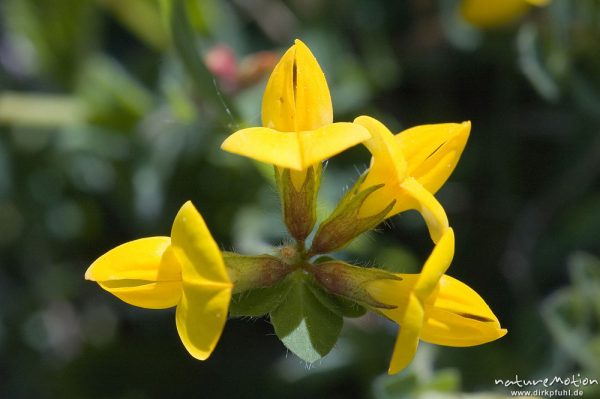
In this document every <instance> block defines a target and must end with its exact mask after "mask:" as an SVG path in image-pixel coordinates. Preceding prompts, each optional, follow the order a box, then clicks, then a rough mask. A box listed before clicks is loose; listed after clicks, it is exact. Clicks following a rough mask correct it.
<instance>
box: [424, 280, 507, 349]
mask: <svg viewBox="0 0 600 399" xmlns="http://www.w3.org/2000/svg"><path fill="white" fill-rule="evenodd" d="M425 314H426V316H425V317H426V322H425V325H424V326H423V331H422V333H421V338H422V339H423V340H425V341H427V342H431V343H434V344H438V345H447V346H472V345H479V344H483V343H486V342H490V341H493V340H496V339H498V338H500V337H502V336H504V335H505V334H506V330H504V329H501V328H500V322H499V321H498V318H497V317H496V315H495V314H494V313H493V312H492V310H491V309H490V307H489V306H488V305H487V303H485V301H484V300H483V298H481V296H480V295H479V294H478V293H477V292H475V291H474V290H473V289H472V288H471V287H469V286H468V285H466V284H464V283H462V282H461V281H459V280H457V279H455V278H453V277H450V276H448V275H444V276H442V278H441V279H440V281H439V284H438V286H437V290H436V292H435V294H434V295H433V296H432V298H430V299H429V300H428V301H427V303H426V305H425Z"/></svg>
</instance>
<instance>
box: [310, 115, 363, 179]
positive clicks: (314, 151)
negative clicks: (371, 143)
mask: <svg viewBox="0 0 600 399" xmlns="http://www.w3.org/2000/svg"><path fill="white" fill-rule="evenodd" d="M298 137H299V139H300V146H299V147H300V149H301V159H302V169H307V168H308V167H310V166H311V165H314V164H316V163H319V162H321V161H324V160H326V159H328V158H331V157H332V156H334V155H337V154H339V153H340V152H342V151H344V150H346V149H348V148H350V147H352V146H355V145H357V144H360V143H362V142H363V141H365V140H368V139H369V138H370V137H371V135H370V134H369V132H368V131H367V129H365V128H364V127H362V126H360V125H357V124H355V123H345V122H339V123H332V124H330V125H327V126H323V127H321V128H319V129H316V130H312V131H302V132H300V134H299V135H298Z"/></svg>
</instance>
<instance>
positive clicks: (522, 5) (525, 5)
mask: <svg viewBox="0 0 600 399" xmlns="http://www.w3.org/2000/svg"><path fill="white" fill-rule="evenodd" d="M549 2H550V0H463V1H462V3H461V5H460V13H461V15H462V17H463V18H464V19H465V20H466V21H467V22H469V23H470V24H471V25H474V26H477V27H480V28H496V27H499V26H503V25H507V24H509V23H511V22H513V21H515V20H516V19H518V18H519V17H521V16H523V15H524V14H525V13H526V12H527V11H528V10H529V8H530V7H531V6H545V5H546V4H548V3H549Z"/></svg>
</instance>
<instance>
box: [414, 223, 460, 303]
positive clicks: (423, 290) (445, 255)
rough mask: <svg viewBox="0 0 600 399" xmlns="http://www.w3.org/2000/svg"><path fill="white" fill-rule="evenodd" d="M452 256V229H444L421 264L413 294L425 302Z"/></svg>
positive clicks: (448, 265) (450, 261) (446, 268)
mask: <svg viewBox="0 0 600 399" xmlns="http://www.w3.org/2000/svg"><path fill="white" fill-rule="evenodd" d="M453 257H454V231H453V230H452V228H448V229H446V231H445V232H444V234H443V235H442V238H440V240H439V241H438V242H437V244H436V245H435V247H434V248H433V251H432V252H431V255H429V258H428V259H427V261H426V262H425V264H424V265H423V270H422V271H421V274H420V275H419V280H418V281H417V283H416V285H415V294H416V295H417V297H418V298H419V299H420V300H421V301H423V302H425V301H426V300H427V298H429V296H430V295H431V294H432V293H433V291H434V290H435V288H436V287H437V286H438V284H439V282H440V279H441V278H442V276H443V275H444V273H445V272H446V270H448V267H450V263H452V258H453Z"/></svg>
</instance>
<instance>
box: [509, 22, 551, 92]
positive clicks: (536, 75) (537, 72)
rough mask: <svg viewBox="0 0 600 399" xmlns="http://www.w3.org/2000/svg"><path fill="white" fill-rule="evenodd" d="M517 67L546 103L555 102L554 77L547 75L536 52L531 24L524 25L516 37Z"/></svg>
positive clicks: (536, 39) (542, 62)
mask: <svg viewBox="0 0 600 399" xmlns="http://www.w3.org/2000/svg"><path fill="white" fill-rule="evenodd" d="M517 46H518V49H519V66H520V68H521V72H523V74H524V75H525V77H526V78H527V79H529V82H530V83H531V85H532V86H533V87H534V89H536V90H537V92H538V93H539V94H540V96H542V97H543V98H545V99H546V100H547V101H557V100H558V98H559V96H560V89H559V87H558V84H557V83H556V82H555V80H554V77H553V76H552V75H550V74H549V73H548V71H547V70H546V66H545V64H544V61H543V60H541V59H540V54H539V50H538V48H537V47H538V31H537V28H536V27H535V26H534V25H533V24H526V25H523V26H522V27H521V29H520V30H519V35H518V37H517Z"/></svg>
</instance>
